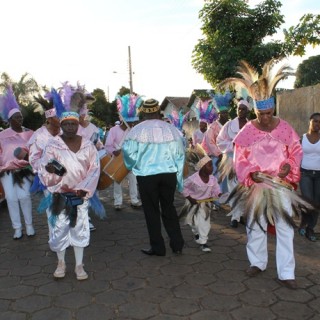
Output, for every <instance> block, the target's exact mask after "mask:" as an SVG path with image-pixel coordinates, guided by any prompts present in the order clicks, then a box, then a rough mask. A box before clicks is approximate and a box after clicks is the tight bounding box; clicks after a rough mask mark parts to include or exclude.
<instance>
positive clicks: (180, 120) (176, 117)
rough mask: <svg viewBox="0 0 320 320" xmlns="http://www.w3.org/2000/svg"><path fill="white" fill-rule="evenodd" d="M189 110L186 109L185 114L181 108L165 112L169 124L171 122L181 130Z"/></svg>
mask: <svg viewBox="0 0 320 320" xmlns="http://www.w3.org/2000/svg"><path fill="white" fill-rule="evenodd" d="M189 112H190V111H188V112H187V113H186V114H183V111H182V110H180V111H179V112H177V110H172V113H171V114H167V118H168V119H169V121H170V123H171V124H173V125H174V126H175V127H176V128H177V129H178V130H179V131H181V132H182V127H183V125H184V123H185V122H186V121H187V119H188V115H189Z"/></svg>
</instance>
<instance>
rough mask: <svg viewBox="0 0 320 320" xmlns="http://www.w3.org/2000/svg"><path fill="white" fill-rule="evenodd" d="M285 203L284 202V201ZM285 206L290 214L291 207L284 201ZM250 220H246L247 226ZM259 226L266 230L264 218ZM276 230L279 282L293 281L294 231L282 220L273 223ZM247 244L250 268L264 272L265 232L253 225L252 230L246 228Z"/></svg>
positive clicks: (266, 250)
mask: <svg viewBox="0 0 320 320" xmlns="http://www.w3.org/2000/svg"><path fill="white" fill-rule="evenodd" d="M284 202H285V200H284ZM285 206H286V207H287V210H288V212H289V213H291V214H292V210H291V205H290V203H289V201H286V203H285ZM250 223H251V219H249V220H248V222H247V225H248V226H249V225H250ZM260 223H261V226H262V228H263V229H264V230H267V221H266V220H265V218H264V217H261V219H260ZM275 228H276V237H277V241H276V263H277V273H278V278H279V279H280V280H288V279H295V274H294V270H295V259H294V249H293V238H294V230H293V228H292V227H291V226H289V225H288V224H287V223H286V222H285V221H284V220H283V219H282V218H280V217H279V218H278V220H277V221H275ZM247 235H248V243H247V255H248V258H249V261H250V266H256V267H258V268H259V269H261V270H265V269H266V268H267V264H268V248H267V245H268V243H267V232H264V231H263V230H261V229H260V227H259V226H258V225H257V224H256V223H255V224H254V225H253V228H252V229H249V228H248V227H247Z"/></svg>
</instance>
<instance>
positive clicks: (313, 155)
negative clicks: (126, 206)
mask: <svg viewBox="0 0 320 320" xmlns="http://www.w3.org/2000/svg"><path fill="white" fill-rule="evenodd" d="M280 78H281V75H280ZM260 80H261V79H260ZM260 80H255V82H252V83H251V85H252V84H253V83H255V84H257V83H258V84H259V81H260ZM230 81H231V82H232V81H235V80H234V78H233V79H232V80H230ZM273 85H275V84H274V83H273ZM247 89H248V92H249V94H251V100H250V101H249V100H248V99H246V98H244V97H240V98H239V99H238V102H237V116H236V117H235V118H234V119H229V106H230V102H231V101H232V99H234V96H232V94H230V92H228V91H227V92H225V93H224V94H221V93H217V94H214V95H211V97H208V98H207V99H206V100H205V99H200V100H199V103H198V121H199V130H196V131H194V132H193V134H192V136H191V137H190V138H191V139H190V140H189V141H190V143H188V142H187V141H188V140H187V141H186V136H185V131H184V130H183V122H184V121H185V117H184V118H183V121H173V120H174V119H173V117H172V116H171V117H168V118H169V119H171V121H169V122H168V121H163V119H162V116H161V112H160V111H161V110H160V105H159V102H158V101H157V100H155V99H146V100H144V101H143V100H142V98H141V97H139V96H137V95H135V94H131V95H129V94H128V95H125V96H122V97H120V96H118V97H117V107H118V112H119V122H118V123H116V124H115V125H114V126H113V127H112V128H111V129H110V130H109V131H108V134H106V135H105V138H103V139H101V138H100V134H99V129H98V128H97V127H96V126H95V125H93V124H92V123H91V122H90V117H89V113H88V111H89V110H88V105H89V104H90V103H92V102H93V101H94V98H93V97H92V95H91V94H90V93H88V92H86V91H85V89H84V88H83V87H80V86H79V85H78V86H72V85H70V84H69V83H64V84H63V87H62V88H61V89H60V90H55V89H52V90H51V91H50V92H48V93H47V94H46V96H45V97H41V96H39V97H37V98H36V101H37V102H38V103H40V104H41V105H42V107H43V109H44V115H45V118H46V120H45V123H44V125H43V126H42V127H41V128H39V129H38V130H36V131H35V132H33V131H32V130H28V129H26V128H24V127H23V126H22V123H23V117H22V112H21V110H20V107H19V105H18V103H17V102H16V100H15V97H14V94H13V91H12V89H11V88H7V90H6V92H5V93H4V94H3V96H2V98H1V105H2V107H1V106H0V112H1V117H2V119H3V120H5V121H7V122H8V123H9V128H7V129H5V130H3V131H2V132H0V179H1V185H2V187H3V190H4V193H5V198H6V201H7V206H8V211H9V214H10V219H11V222H12V227H13V229H14V233H13V238H14V239H15V240H19V239H20V238H21V237H22V236H23V234H24V232H23V224H22V222H21V217H20V210H21V211H22V214H23V217H24V223H25V233H26V235H27V236H28V237H32V236H35V234H36V230H35V228H34V225H33V222H32V203H31V201H32V192H42V193H43V197H44V199H45V200H46V201H44V202H43V203H45V206H44V211H45V212H46V215H47V218H48V230H49V246H50V249H51V250H52V251H54V252H56V254H57V260H58V263H57V268H56V270H55V272H54V274H53V275H54V277H55V278H63V277H64V276H65V274H66V263H65V253H66V249H67V248H68V247H69V246H72V247H73V248H74V256H75V274H76V278H77V279H78V280H85V279H87V278H88V274H87V272H86V271H85V270H84V267H83V255H84V248H85V247H86V246H88V245H89V241H90V230H91V231H92V230H93V229H94V227H93V225H92V224H91V223H90V221H89V220H90V218H89V208H90V207H93V201H92V199H93V198H95V199H99V193H98V190H97V186H98V184H99V179H100V178H101V172H102V171H104V170H105V167H106V166H105V164H104V165H103V167H102V166H101V163H100V161H101V159H102V158H103V157H105V156H108V157H109V158H108V161H109V159H110V163H111V162H113V163H116V164H121V165H122V169H123V172H121V173H122V176H121V178H120V179H118V178H115V177H114V176H113V175H110V185H111V184H112V185H113V198H114V203H113V205H114V208H115V210H116V211H120V210H121V209H122V207H123V197H122V181H123V179H128V182H129V194H130V202H131V203H130V204H131V206H132V207H133V208H135V209H139V208H141V207H142V209H143V211H144V215H145V220H146V225H147V230H148V235H149V243H150V247H149V248H143V249H141V251H142V253H144V254H146V255H156V256H164V255H166V245H165V240H164V237H163V234H162V231H161V225H162V224H163V226H164V228H165V230H166V232H167V234H168V236H169V246H170V248H171V250H172V252H173V253H174V254H176V255H180V254H182V252H183V248H184V239H183V236H182V232H181V228H180V225H183V224H187V225H189V226H190V227H191V231H192V233H193V237H194V241H195V242H196V243H197V244H198V245H199V246H200V249H201V250H202V251H203V252H210V251H211V248H210V246H209V244H208V239H209V232H210V230H211V221H210V213H211V210H212V209H213V208H214V207H215V205H217V204H219V203H220V204H221V203H222V202H223V200H222V198H224V199H226V198H227V197H228V200H227V201H228V203H229V204H230V206H231V211H230V213H229V216H231V223H230V224H231V227H237V226H238V222H239V221H242V222H243V223H244V224H245V226H246V231H247V238H248V242H247V246H246V249H247V255H248V259H249V263H250V265H249V268H248V270H247V271H246V273H247V275H248V276H257V275H258V274H259V273H261V272H263V271H264V270H265V269H266V268H267V263H268V250H267V234H268V232H267V231H268V226H270V225H272V226H274V228H275V230H276V232H275V233H276V237H277V242H276V262H277V273H278V281H279V282H280V283H281V284H283V285H284V286H286V287H288V288H291V289H295V288H296V287H297V284H296V281H295V273H294V271H295V259H294V248H293V238H294V225H295V221H294V214H295V213H296V208H297V207H299V209H300V211H301V210H302V218H301V223H300V227H299V229H298V231H299V234H300V235H302V236H306V237H307V239H309V240H311V241H316V236H315V232H314V229H315V227H316V224H317V219H318V211H317V208H318V205H319V202H320V199H319V190H320V188H318V184H319V175H320V174H319V172H320V163H319V161H318V153H319V152H320V151H319V150H318V149H319V146H318V145H319V138H320V135H319V130H320V114H319V113H315V114H313V115H311V117H310V126H309V131H308V132H307V133H306V134H304V135H303V137H302V138H301V139H300V138H299V137H298V135H297V134H296V132H295V131H294V129H293V128H292V127H291V126H290V125H289V124H288V123H287V122H285V121H284V120H282V119H280V118H278V117H276V116H274V108H275V100H274V97H273V96H272V92H273V91H272V90H269V94H268V95H262V94H260V93H261V92H260V91H259V89H257V86H256V87H255V90H253V91H250V86H249V87H248V88H247ZM252 108H253V109H254V114H255V118H254V119H253V120H249V117H248V115H249V113H250V112H251V110H252ZM108 164H109V162H108ZM188 166H189V167H190V166H192V168H193V169H194V170H192V172H191V173H188V170H186V169H187V168H188ZM300 175H301V180H300ZM270 181H271V183H270ZM299 182H300V189H301V193H302V196H304V198H303V197H299V196H298V195H296V194H297V192H295V191H293V189H294V186H297V185H298V184H299ZM275 185H276V187H275ZM108 186H109V185H108ZM285 189H286V190H288V189H290V192H291V193H289V191H285ZM177 191H178V192H180V193H181V194H182V195H183V196H184V197H185V204H184V206H183V207H182V208H181V210H177V209H176V208H175V205H174V199H175V194H176V192H177ZM293 194H294V196H293ZM293 197H295V198H294V200H293ZM219 201H220V202H219ZM294 201H295V203H294V204H293V202H294Z"/></svg>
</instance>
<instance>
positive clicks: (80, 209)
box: [39, 112, 100, 280]
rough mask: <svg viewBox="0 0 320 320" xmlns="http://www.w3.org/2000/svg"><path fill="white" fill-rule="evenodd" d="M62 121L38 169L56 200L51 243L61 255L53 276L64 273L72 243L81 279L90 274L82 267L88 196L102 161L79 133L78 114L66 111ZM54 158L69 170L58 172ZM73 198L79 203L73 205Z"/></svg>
mask: <svg viewBox="0 0 320 320" xmlns="http://www.w3.org/2000/svg"><path fill="white" fill-rule="evenodd" d="M60 122H61V129H62V131H63V133H62V135H59V136H56V137H55V138H53V139H52V140H50V142H49V143H48V144H47V146H46V149H45V152H44V155H43V157H42V159H41V165H40V170H39V177H40V179H41V181H42V182H43V184H44V185H45V186H47V188H48V191H49V192H50V193H51V194H52V199H53V201H52V204H51V206H50V208H49V211H50V216H49V223H50V224H51V228H49V229H50V230H49V233H50V234H49V245H50V249H51V250H52V251H55V252H56V253H57V256H58V266H57V269H56V270H55V272H54V277H55V278H63V277H64V276H65V272H66V264H65V252H66V249H67V247H69V246H73V248H74V253H75V260H76V267H75V273H76V277H77V279H78V280H85V279H87V278H88V274H87V273H86V272H85V271H84V269H83V264H82V261H83V251H84V247H86V246H88V245H89V240H90V230H89V219H88V205H89V202H88V199H89V198H90V197H92V195H93V193H94V191H95V190H96V187H97V184H98V180H99V175H100V162H99V157H98V152H97V150H96V148H95V146H94V145H93V144H92V143H91V142H90V141H89V140H87V139H83V138H82V137H81V136H78V135H77V134H76V133H77V130H78V125H79V115H78V114H77V113H75V112H64V113H62V116H61V118H60ZM52 160H56V161H58V163H59V164H60V165H61V166H62V168H63V167H64V168H65V171H66V172H65V173H64V174H63V172H62V173H61V172H59V170H58V172H56V171H55V170H54V166H53V165H52V164H50V162H51V161H52ZM55 200H57V201H56V202H55ZM73 201H76V202H77V203H76V204H74V203H73ZM70 207H72V208H73V209H75V214H76V215H75V221H74V216H73V217H72V216H71V214H69V212H70V211H69V210H68V208H70ZM72 212H74V211H71V213H72Z"/></svg>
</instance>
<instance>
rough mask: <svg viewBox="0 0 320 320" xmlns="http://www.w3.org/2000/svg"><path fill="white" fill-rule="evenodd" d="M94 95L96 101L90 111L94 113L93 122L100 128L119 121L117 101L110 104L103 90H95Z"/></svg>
mask: <svg viewBox="0 0 320 320" xmlns="http://www.w3.org/2000/svg"><path fill="white" fill-rule="evenodd" d="M92 95H93V96H94V98H95V99H96V100H95V101H94V102H93V103H92V104H91V105H90V111H91V112H92V113H93V118H92V122H93V123H94V124H95V125H96V126H98V127H104V126H106V125H109V124H114V122H115V121H116V120H118V111H117V105H116V101H113V102H108V101H107V99H106V95H105V92H104V91H103V90H102V89H95V90H94V91H93V93H92Z"/></svg>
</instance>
